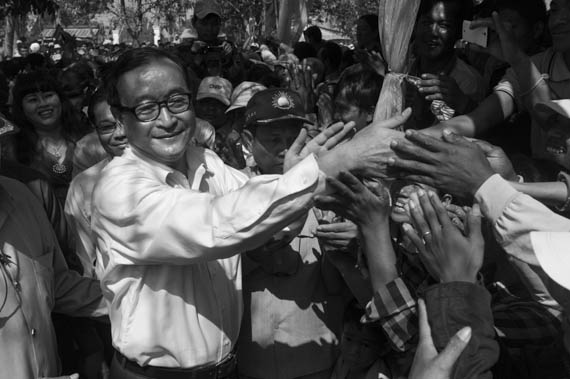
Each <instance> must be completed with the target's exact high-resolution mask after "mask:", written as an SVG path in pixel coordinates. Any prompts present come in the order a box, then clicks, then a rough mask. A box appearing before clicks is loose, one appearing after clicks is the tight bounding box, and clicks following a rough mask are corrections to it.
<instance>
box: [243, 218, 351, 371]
mask: <svg viewBox="0 0 570 379" xmlns="http://www.w3.org/2000/svg"><path fill="white" fill-rule="evenodd" d="M317 225H318V222H317V219H316V217H315V214H314V212H313V211H312V210H311V211H309V212H308V215H307V219H306V221H305V223H304V225H303V228H302V230H301V232H300V233H299V234H298V235H297V236H296V237H295V238H293V240H292V241H291V242H290V243H288V244H286V245H285V246H282V247H280V248H276V249H275V250H274V251H259V252H255V256H252V255H251V254H252V253H248V254H246V256H245V257H244V258H243V265H244V278H243V281H244V284H243V292H244V305H245V308H244V318H243V320H244V321H243V323H242V329H241V331H240V338H239V345H238V357H239V359H238V365H239V372H240V375H244V376H246V377H249V378H274V379H290V378H298V377H304V376H306V375H309V374H316V373H318V372H323V371H325V372H327V370H332V367H333V366H334V364H335V362H336V359H337V358H338V352H339V351H338V344H339V339H340V331H341V328H342V326H341V325H342V319H343V315H344V312H343V298H342V297H341V296H340V293H338V294H332V293H331V292H330V291H329V288H328V287H327V285H326V282H325V280H324V278H323V270H326V267H324V266H323V265H326V264H327V263H326V262H323V255H322V252H321V247H320V245H319V241H318V239H317V237H315V236H314V235H313V233H312V230H314V229H315V228H316V227H317ZM262 249H263V248H262ZM252 258H253V259H252ZM330 268H331V269H332V266H330ZM292 362H294V363H292ZM323 377H324V376H323ZM327 377H329V378H330V371H328V376H327Z"/></svg>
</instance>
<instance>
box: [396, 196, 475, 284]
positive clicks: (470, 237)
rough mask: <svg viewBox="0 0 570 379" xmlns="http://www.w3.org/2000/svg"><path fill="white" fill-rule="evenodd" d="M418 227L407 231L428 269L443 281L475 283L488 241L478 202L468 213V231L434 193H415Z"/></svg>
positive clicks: (413, 207) (413, 203)
mask: <svg viewBox="0 0 570 379" xmlns="http://www.w3.org/2000/svg"><path fill="white" fill-rule="evenodd" d="M408 206H409V208H410V214H411V216H412V222H413V224H414V227H413V228H412V227H411V226H410V225H409V224H405V225H404V232H405V233H406V235H407V237H408V238H409V239H410V240H411V241H412V242H413V244H414V245H415V246H416V248H417V249H418V251H419V253H420V257H421V258H422V262H423V263H424V265H425V267H426V269H427V270H428V272H429V273H430V274H431V275H432V276H433V277H434V278H435V279H438V280H440V281H442V282H457V281H459V282H471V283H474V282H475V281H476V279H477V273H478V272H479V270H480V269H481V266H482V265H483V256H484V250H485V243H484V240H483V234H482V233H481V211H480V209H479V205H478V204H475V205H474V206H473V208H472V210H471V212H469V213H468V215H467V225H466V227H465V234H464V233H462V232H461V231H460V230H459V229H458V228H457V227H456V226H455V225H454V224H453V223H452V222H451V219H450V218H449V216H448V214H447V210H446V209H445V207H444V206H443V204H442V203H441V201H440V200H439V198H438V197H437V195H436V194H435V193H434V192H431V191H430V192H426V191H424V190H420V191H418V193H417V194H416V193H413V194H412V197H411V199H410V201H409V202H408Z"/></svg>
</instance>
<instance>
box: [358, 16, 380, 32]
mask: <svg viewBox="0 0 570 379" xmlns="http://www.w3.org/2000/svg"><path fill="white" fill-rule="evenodd" d="M358 19H359V20H362V21H364V22H365V23H367V24H368V26H369V27H370V29H372V30H375V31H376V32H378V15H377V14H372V13H369V14H365V15H364V16H360V17H359V18H358Z"/></svg>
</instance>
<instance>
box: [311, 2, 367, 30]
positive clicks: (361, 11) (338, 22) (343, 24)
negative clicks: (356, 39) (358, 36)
mask: <svg viewBox="0 0 570 379" xmlns="http://www.w3.org/2000/svg"><path fill="white" fill-rule="evenodd" d="M309 12H310V14H311V16H313V17H316V18H320V19H326V20H329V21H332V24H333V25H335V26H336V27H337V28H339V29H340V31H342V32H343V34H346V35H349V36H354V34H355V29H354V26H355V25H356V20H357V19H358V18H359V17H360V16H362V15H365V14H367V13H373V14H378V0H313V4H312V7H311V8H310V10H309Z"/></svg>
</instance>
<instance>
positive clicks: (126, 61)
mask: <svg viewBox="0 0 570 379" xmlns="http://www.w3.org/2000/svg"><path fill="white" fill-rule="evenodd" d="M160 60H170V61H171V62H173V63H174V64H176V65H177V66H178V67H180V71H182V74H183V75H184V81H185V82H186V85H187V86H188V89H190V91H192V84H191V83H192V82H191V81H190V77H189V76H188V72H187V71H186V68H185V67H184V63H182V61H181V60H180V58H178V57H177V56H176V55H174V54H172V53H170V52H168V51H166V50H164V49H159V48H156V47H141V48H138V49H130V50H127V51H125V52H124V53H123V54H121V55H120V56H119V58H118V59H117V60H116V61H115V63H114V64H113V66H112V67H111V68H110V69H109V71H108V72H107V73H106V75H105V77H104V83H105V90H106V92H107V101H108V102H109V104H110V105H112V106H113V105H119V104H120V100H121V99H120V96H119V92H118V90H117V84H118V83H119V79H120V78H121V76H123V75H124V74H126V73H127V72H129V71H132V70H134V69H136V68H138V67H141V66H146V65H148V64H150V63H153V62H156V61H160Z"/></svg>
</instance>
